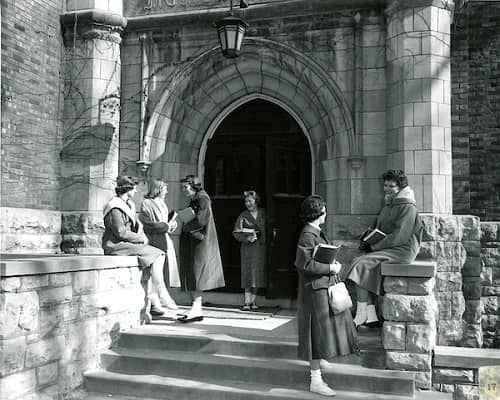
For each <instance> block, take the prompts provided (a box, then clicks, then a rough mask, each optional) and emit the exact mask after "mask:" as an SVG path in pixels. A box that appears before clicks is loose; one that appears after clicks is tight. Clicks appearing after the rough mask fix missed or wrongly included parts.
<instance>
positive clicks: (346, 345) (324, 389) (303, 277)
mask: <svg viewBox="0 0 500 400" xmlns="http://www.w3.org/2000/svg"><path fill="white" fill-rule="evenodd" d="M301 218H302V220H303V221H304V224H305V226H304V228H303V229H302V232H301V233H300V237H299V241H298V244H297V255H296V258H295V266H296V267H297V271H298V273H299V296H298V310H297V323H298V329H299V332H298V333H299V334H298V336H299V346H298V357H299V358H300V359H302V360H307V361H309V363H310V367H311V385H310V390H311V392H314V393H318V394H322V395H325V396H335V391H334V390H332V389H331V388H330V387H329V386H328V384H327V383H326V382H324V381H323V379H322V377H321V370H320V360H321V359H324V360H332V359H333V358H334V357H336V356H340V355H346V354H350V353H354V352H357V351H358V345H357V341H358V340H357V334H356V330H355V328H354V324H353V321H352V316H351V311H350V310H349V309H347V310H345V311H343V312H341V313H339V314H333V313H332V311H331V310H330V306H329V302H328V297H329V294H328V288H329V287H331V286H332V285H334V284H335V283H338V282H339V281H340V278H339V276H338V273H339V271H340V269H341V264H340V263H338V262H337V261H335V262H334V263H332V264H323V263H320V262H318V261H315V260H314V259H313V251H314V248H315V247H316V246H317V245H318V244H320V243H325V244H327V243H328V239H327V238H326V236H325V235H324V233H323V232H322V231H321V228H320V226H321V225H322V224H324V222H325V218H326V207H325V202H324V201H323V199H322V198H321V196H309V197H307V198H306V199H305V200H304V202H303V203H302V206H301Z"/></svg>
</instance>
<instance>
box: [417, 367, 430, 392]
mask: <svg viewBox="0 0 500 400" xmlns="http://www.w3.org/2000/svg"><path fill="white" fill-rule="evenodd" d="M431 385H432V373H431V372H430V371H417V372H415V387H416V388H417V389H430V388H431Z"/></svg>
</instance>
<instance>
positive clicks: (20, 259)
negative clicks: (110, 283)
mask: <svg viewBox="0 0 500 400" xmlns="http://www.w3.org/2000/svg"><path fill="white" fill-rule="evenodd" d="M137 266H139V263H138V260H137V257H136V256H105V255H82V254H78V255H75V254H32V255H28V254H15V253H10V254H5V253H4V254H0V277H2V278H7V277H11V276H26V275H43V274H55V273H61V272H73V271H87V270H98V269H111V268H129V267H137Z"/></svg>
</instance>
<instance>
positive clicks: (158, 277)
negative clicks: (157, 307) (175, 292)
mask: <svg viewBox="0 0 500 400" xmlns="http://www.w3.org/2000/svg"><path fill="white" fill-rule="evenodd" d="M164 264H165V256H160V257H158V258H157V259H156V260H155V261H154V262H153V265H152V266H151V279H152V281H153V285H154V286H155V288H156V291H157V292H158V296H159V297H160V301H161V303H162V305H163V306H165V307H167V308H170V309H172V310H177V309H178V308H179V307H177V304H175V301H174V300H173V299H172V297H171V296H170V293H168V290H167V287H166V286H165V281H164V280H163V265H164Z"/></svg>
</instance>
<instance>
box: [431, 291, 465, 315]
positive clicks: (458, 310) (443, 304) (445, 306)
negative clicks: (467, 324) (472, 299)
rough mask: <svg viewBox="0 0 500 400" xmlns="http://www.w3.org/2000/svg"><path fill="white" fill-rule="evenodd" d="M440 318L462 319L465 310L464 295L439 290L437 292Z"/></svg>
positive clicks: (459, 292)
mask: <svg viewBox="0 0 500 400" xmlns="http://www.w3.org/2000/svg"><path fill="white" fill-rule="evenodd" d="M436 299H437V301H438V307H439V319H440V320H443V319H461V318H462V315H463V313H464V310H465V300H464V295H463V293H462V292H461V291H458V292H439V293H437V294H436Z"/></svg>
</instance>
